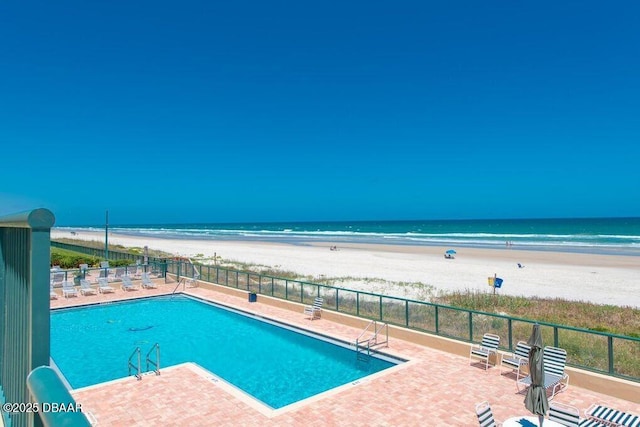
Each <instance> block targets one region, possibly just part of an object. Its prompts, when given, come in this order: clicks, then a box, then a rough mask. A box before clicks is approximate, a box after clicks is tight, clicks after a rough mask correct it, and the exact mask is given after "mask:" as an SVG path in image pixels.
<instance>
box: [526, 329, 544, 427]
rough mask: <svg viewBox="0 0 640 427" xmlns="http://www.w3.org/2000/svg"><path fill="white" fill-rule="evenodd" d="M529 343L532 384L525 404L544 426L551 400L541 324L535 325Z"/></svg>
mask: <svg viewBox="0 0 640 427" xmlns="http://www.w3.org/2000/svg"><path fill="white" fill-rule="evenodd" d="M527 344H529V345H530V346H531V350H529V376H530V377H531V385H530V386H529V388H528V389H527V395H526V396H525V397H524V406H525V407H526V408H527V409H528V410H529V411H531V413H532V414H534V415H537V416H538V419H539V423H540V425H541V426H542V423H543V421H544V416H545V414H546V413H547V411H548V410H549V402H548V400H547V390H545V388H544V360H543V354H544V350H543V348H542V334H541V333H540V325H538V324H537V323H536V324H535V325H533V331H531V336H530V337H529V341H527Z"/></svg>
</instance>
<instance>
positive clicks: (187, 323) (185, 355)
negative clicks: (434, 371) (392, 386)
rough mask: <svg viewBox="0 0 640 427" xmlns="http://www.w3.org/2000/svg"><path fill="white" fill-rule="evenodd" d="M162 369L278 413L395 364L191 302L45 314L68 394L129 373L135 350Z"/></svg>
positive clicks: (160, 300)
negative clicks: (182, 372)
mask: <svg viewBox="0 0 640 427" xmlns="http://www.w3.org/2000/svg"><path fill="white" fill-rule="evenodd" d="M155 343H159V344H160V347H161V355H160V358H161V367H167V366H171V365H176V364H180V363H184V362H194V363H197V364H199V365H201V366H202V367H204V368H205V369H207V370H209V371H211V372H212V373H214V374H215V375H217V376H218V377H220V378H222V379H224V380H225V381H227V382H229V383H231V384H233V385H235V386H236V387H238V388H240V389H242V390H243V391H245V392H246V393H248V394H250V395H252V396H253V397H255V398H257V399H258V400H260V401H262V402H263V403H265V404H267V405H268V406H270V407H272V408H274V409H277V408H281V407H283V406H286V405H289V404H291V403H294V402H297V401H299V400H302V399H305V398H307V397H310V396H313V395H315V394H318V393H321V392H323V391H326V390H329V389H332V388H334V387H337V386H340V385H343V384H347V383H350V382H353V381H355V380H357V379H360V378H362V377H364V376H367V375H370V374H373V373H375V372H378V371H381V370H384V369H387V368H389V367H392V366H394V365H395V364H396V363H393V362H391V361H387V360H383V359H379V358H371V359H370V362H369V363H363V362H357V360H356V356H355V353H354V351H353V350H351V349H349V348H346V347H343V346H341V345H338V344H334V343H331V342H328V341H325V340H321V339H317V338H314V337H311V336H308V335H305V334H302V333H299V332H296V331H293V330H289V329H286V328H283V327H280V326H277V325H275V324H271V323H268V322H264V321H261V320H259V319H257V318H254V317H249V316H245V315H242V314H240V313H236V312H233V311H230V310H226V309H224V308H221V307H217V306H214V305H212V304H209V303H205V302H202V301H199V300H196V299H192V298H189V297H175V298H173V299H171V298H169V297H158V298H146V299H142V300H136V301H128V302H120V303H112V304H101V305H94V306H90V307H84V308H72V309H64V310H55V311H53V312H52V314H51V357H52V358H53V360H54V361H55V363H56V365H57V366H58V367H59V368H60V370H61V371H62V373H63V375H64V376H65V378H66V379H67V381H68V382H69V383H70V385H71V386H72V387H73V388H79V387H85V386H89V385H93V384H98V383H101V382H105V381H110V380H114V379H117V378H122V377H126V376H127V375H128V369H127V360H128V358H129V356H130V355H131V353H132V352H133V351H134V350H135V348H136V347H140V348H141V350H142V360H143V361H142V365H143V370H144V366H145V363H144V357H145V355H146V353H147V352H148V351H149V350H150V349H151V348H152V346H153V344H155Z"/></svg>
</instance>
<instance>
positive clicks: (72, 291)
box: [62, 280, 78, 298]
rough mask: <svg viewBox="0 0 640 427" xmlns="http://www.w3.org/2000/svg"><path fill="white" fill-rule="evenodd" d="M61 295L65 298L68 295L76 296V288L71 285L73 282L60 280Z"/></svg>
mask: <svg viewBox="0 0 640 427" xmlns="http://www.w3.org/2000/svg"><path fill="white" fill-rule="evenodd" d="M62 295H63V296H64V297H65V298H69V296H70V295H71V296H74V297H77V296H78V291H76V288H74V287H73V283H71V282H69V281H67V280H65V281H64V282H62Z"/></svg>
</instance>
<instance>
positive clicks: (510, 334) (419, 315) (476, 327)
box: [67, 245, 640, 382]
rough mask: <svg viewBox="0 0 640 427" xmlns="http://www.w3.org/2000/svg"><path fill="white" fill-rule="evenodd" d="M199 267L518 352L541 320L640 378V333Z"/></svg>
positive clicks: (220, 277) (250, 287)
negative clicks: (490, 339) (494, 340)
mask: <svg viewBox="0 0 640 427" xmlns="http://www.w3.org/2000/svg"><path fill="white" fill-rule="evenodd" d="M67 246H75V245H67ZM69 249H70V250H74V249H71V248H69ZM112 253H114V251H109V254H110V255H111V254H112ZM158 262H166V270H165V271H166V272H167V273H171V274H173V275H176V276H177V277H178V281H179V279H180V277H181V276H183V277H193V273H194V270H195V265H194V264H190V263H189V262H188V261H186V260H170V259H166V260H161V259H158ZM197 265H198V267H199V269H200V271H199V273H200V280H202V281H205V282H211V283H216V284H219V285H223V286H227V287H231V288H236V289H243V290H246V291H248V292H252V293H258V294H262V295H267V296H270V297H274V298H280V299H284V300H287V301H293V302H298V303H302V304H306V305H310V304H312V303H313V300H314V298H315V297H322V298H323V299H324V304H323V309H325V308H326V309H327V310H333V311H336V312H339V313H345V314H350V315H354V316H358V317H362V318H366V319H371V320H377V321H380V322H384V323H388V324H390V325H397V326H401V327H405V328H409V329H414V330H417V331H421V332H427V333H431V334H435V335H439V336H443V337H447V338H453V339H457V340H461V341H465V342H480V340H481V339H482V336H483V335H484V334H485V333H487V332H489V333H494V334H497V335H500V338H501V340H500V342H501V343H505V345H504V346H503V347H502V348H503V349H506V350H512V349H513V348H514V347H515V345H516V343H517V342H518V341H520V340H526V339H527V338H528V337H529V335H530V334H531V329H532V327H533V325H534V324H535V323H538V324H539V325H540V329H541V332H542V336H543V341H544V342H545V345H552V346H554V347H561V348H564V349H565V350H567V354H568V365H570V366H575V367H578V368H581V369H585V370H589V371H593V372H598V373H602V374H605V375H611V376H614V377H619V378H624V379H628V380H631V381H635V382H640V337H630V336H624V335H617V334H611V333H608V332H600V331H594V330H589V329H584V328H575V327H571V326H564V325H557V324H553V323H546V322H540V321H536V320H535V319H522V318H517V317H511V316H506V315H501V314H496V313H486V312H480V311H474V310H468V309H463V308H457V307H451V306H446V305H441V304H435V303H430V302H425V301H417V300H411V299H406V298H400V297H393V296H387V295H381V294H376V293H371V292H364V291H356V290H351V289H344V288H337V287H334V286H329V285H323V284H319V283H310V282H305V281H300V280H294V279H287V278H282V277H275V276H270V275H264V274H259V273H253V272H247V271H240V270H235V269H230V268H224V267H219V266H215V265H213V266H212V265H203V264H197Z"/></svg>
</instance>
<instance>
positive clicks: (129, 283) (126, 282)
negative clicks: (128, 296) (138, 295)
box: [121, 276, 139, 291]
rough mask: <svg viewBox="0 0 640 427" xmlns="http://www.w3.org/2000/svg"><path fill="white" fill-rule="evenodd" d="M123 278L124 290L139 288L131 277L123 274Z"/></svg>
mask: <svg viewBox="0 0 640 427" xmlns="http://www.w3.org/2000/svg"><path fill="white" fill-rule="evenodd" d="M121 279H122V290H123V291H135V290H137V289H139V286H137V285H134V284H133V282H132V281H131V277H129V276H122V277H121Z"/></svg>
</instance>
